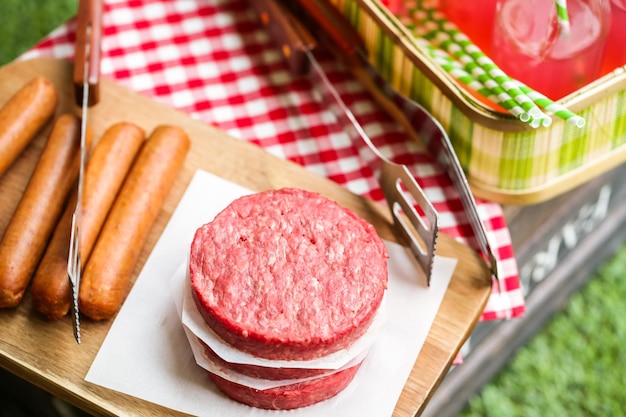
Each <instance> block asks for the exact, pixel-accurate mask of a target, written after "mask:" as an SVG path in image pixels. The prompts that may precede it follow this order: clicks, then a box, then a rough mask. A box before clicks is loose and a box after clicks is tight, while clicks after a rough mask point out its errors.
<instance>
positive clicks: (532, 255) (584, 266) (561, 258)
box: [423, 165, 626, 417]
mask: <svg viewBox="0 0 626 417" xmlns="http://www.w3.org/2000/svg"><path fill="white" fill-rule="evenodd" d="M624 178H626V165H622V166H620V167H618V168H615V169H613V170H612V171H610V172H608V173H606V174H604V175H602V176H601V177H598V178H595V179H594V180H592V181H590V182H588V183H586V184H585V185H583V186H581V187H579V188H577V189H576V190H573V191H570V192H569V193H567V194H564V195H562V196H559V197H557V198H555V199H553V200H549V201H546V202H543V203H541V204H537V205H532V206H524V207H512V206H507V207H505V208H504V210H505V216H506V218H507V222H508V224H509V230H510V232H511V239H512V241H513V247H514V249H515V257H516V259H517V262H518V267H519V273H520V281H521V284H522V287H523V289H524V293H525V298H526V314H525V315H524V316H523V317H522V318H516V319H511V320H502V321H489V322H480V323H478V325H477V326H476V328H475V330H474V331H473V332H472V335H471V337H470V340H469V341H468V343H467V344H466V345H465V346H464V348H463V353H464V363H463V365H461V366H457V367H454V368H453V369H452V370H451V371H450V372H449V373H448V375H447V376H446V377H445V378H444V380H443V381H442V383H441V385H440V386H439V388H438V390H437V391H436V392H435V394H434V396H433V398H432V400H431V401H430V403H429V404H428V406H427V407H426V410H425V411H424V413H423V416H437V417H446V416H454V415H456V414H457V413H458V412H460V411H461V410H462V409H463V407H464V406H465V405H466V404H467V402H468V401H469V399H470V398H471V397H472V396H473V395H475V394H477V393H478V392H479V391H480V390H481V388H482V387H483V386H484V385H485V384H487V383H488V382H489V380H490V379H491V378H492V377H493V376H495V375H496V374H497V373H498V371H499V370H500V369H502V367H503V366H504V365H505V364H506V362H507V361H508V360H509V359H511V357H512V356H513V355H514V354H515V352H516V350H517V349H519V348H520V347H521V346H522V345H523V344H524V343H525V342H527V341H528V340H529V339H530V338H531V337H532V336H533V335H534V334H535V333H536V332H537V331H538V330H539V329H540V328H541V327H542V326H543V325H544V324H545V323H546V321H547V320H549V319H550V317H551V316H552V315H554V313H556V312H557V311H559V310H560V309H561V308H562V307H563V306H564V305H565V304H566V303H567V300H568V299H569V297H570V296H571V295H572V294H573V293H574V292H575V291H577V290H578V289H579V288H580V287H581V286H582V285H583V284H584V283H585V282H587V280H588V279H589V277H590V276H591V275H592V274H593V272H594V271H596V269H597V268H598V267H599V266H600V265H601V264H602V263H603V262H605V261H606V260H607V259H608V258H609V257H610V256H611V255H612V254H614V253H615V251H616V250H617V249H618V248H619V247H620V246H621V245H622V244H623V243H624V242H625V241H626V181H624Z"/></svg>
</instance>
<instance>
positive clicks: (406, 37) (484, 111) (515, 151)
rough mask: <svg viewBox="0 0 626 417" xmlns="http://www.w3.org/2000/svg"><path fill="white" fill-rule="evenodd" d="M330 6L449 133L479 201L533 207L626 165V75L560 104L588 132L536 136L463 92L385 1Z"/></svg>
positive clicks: (563, 130)
mask: <svg viewBox="0 0 626 417" xmlns="http://www.w3.org/2000/svg"><path fill="white" fill-rule="evenodd" d="M332 2H333V4H334V5H335V7H337V8H338V9H339V10H340V11H341V12H342V13H343V14H344V15H345V16H346V17H347V18H348V20H349V21H350V22H351V24H352V25H353V27H354V28H355V29H356V30H357V31H358V32H359V33H360V34H361V36H362V38H363V39H364V41H365V45H366V47H367V49H368V53H369V57H370V61H371V63H372V64H374V66H375V67H376V68H377V69H378V70H379V71H380V72H381V74H382V75H383V76H384V77H385V78H386V79H387V81H388V82H390V83H391V84H392V85H393V86H394V87H395V88H396V89H397V90H398V91H400V92H401V93H402V94H404V95H406V96H409V97H411V98H412V99H414V100H416V101H417V102H419V103H420V104H422V105H423V106H424V107H425V108H426V109H427V110H428V111H430V112H431V113H432V114H433V116H435V117H436V118H437V119H438V120H439V121H440V122H441V124H442V125H443V127H444V128H445V129H446V130H447V132H448V134H449V135H450V139H451V141H452V143H453V145H454V148H455V150H456V153H457V156H458V158H459V161H460V162H461V165H462V166H463V169H464V170H465V172H466V175H467V178H468V181H469V183H470V185H471V187H472V190H473V192H474V194H475V195H476V196H478V197H482V198H485V199H488V200H492V201H496V202H500V203H504V204H533V203H537V202H541V201H545V200H547V199H550V198H552V197H554V196H556V195H559V194H561V193H563V192H566V191H568V190H570V189H572V188H574V187H576V186H577V185H580V184H582V183H584V182H586V181H588V180H590V179H592V178H594V177H596V176H598V175H600V174H602V173H603V172H606V171H608V170H610V169H611V168H614V167H616V166H618V165H619V164H621V163H624V162H625V161H626V68H620V69H617V70H615V71H614V72H612V73H610V74H607V75H606V76H604V77H602V78H600V79H598V80H596V81H594V82H593V83H591V84H589V85H587V86H585V87H584V88H582V89H580V90H578V91H576V92H574V93H572V94H570V95H569V96H567V97H565V98H563V99H562V100H560V101H559V102H558V103H560V104H563V105H564V106H566V107H567V108H569V109H570V110H572V111H574V112H576V113H578V114H579V115H581V116H583V117H584V118H585V119H586V121H587V123H586V125H585V127H583V128H582V129H581V128H579V127H576V126H573V125H571V124H569V123H565V122H564V121H563V120H561V119H559V118H554V120H553V123H552V124H551V126H550V127H548V128H538V129H534V128H532V127H530V126H528V125H526V124H524V123H520V122H519V121H518V120H516V119H515V118H513V117H512V116H510V115H508V114H505V113H502V112H499V111H497V110H494V109H493V108H492V107H491V106H489V105H485V104H484V103H483V102H482V101H481V100H480V99H478V98H476V97H475V96H473V95H471V94H470V93H468V92H467V90H465V89H464V88H463V87H461V86H460V85H458V84H457V83H456V82H455V81H454V80H453V79H452V78H451V77H450V76H449V75H448V74H447V73H446V72H445V71H443V70H442V69H441V68H440V67H439V66H438V65H437V64H436V63H435V62H433V61H432V59H431V58H430V57H429V56H428V55H427V54H426V53H425V52H424V51H423V50H422V49H421V48H420V47H419V46H418V44H417V42H416V40H415V38H414V36H413V35H412V34H411V32H410V31H409V30H408V29H407V28H405V27H404V26H403V25H402V24H401V23H400V22H399V20H398V19H397V18H396V17H395V16H394V15H393V14H391V13H390V12H389V11H388V10H387V9H386V8H385V7H384V6H383V5H382V4H381V3H380V2H379V1H377V0H332Z"/></svg>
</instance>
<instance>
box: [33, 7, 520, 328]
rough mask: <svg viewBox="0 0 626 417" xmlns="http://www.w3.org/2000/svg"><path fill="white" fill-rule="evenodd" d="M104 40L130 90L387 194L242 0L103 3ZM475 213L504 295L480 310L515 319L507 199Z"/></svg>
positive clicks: (425, 158) (407, 151)
mask: <svg viewBox="0 0 626 417" xmlns="http://www.w3.org/2000/svg"><path fill="white" fill-rule="evenodd" d="M74 38H75V22H74V21H73V20H71V21H69V22H68V23H67V24H65V25H63V26H61V27H60V28H58V29H57V30H55V31H54V32H52V33H51V34H50V35H49V36H47V37H46V38H45V39H44V40H42V41H41V42H40V43H39V44H38V45H37V46H36V47H35V48H33V49H32V50H31V51H29V52H27V53H26V54H25V55H23V56H22V59H26V58H32V57H35V56H42V55H47V56H50V55H51V56H54V57H58V58H70V59H71V58H72V57H73V48H74V47H73V45H74ZM102 49H103V51H102V52H103V59H102V74H103V75H105V76H108V77H110V78H112V79H114V80H115V81H116V82H118V83H119V84H121V85H123V86H125V87H127V88H128V89H131V90H134V91H137V92H140V93H143V94H145V95H146V96H149V97H151V98H153V99H154V100H156V101H158V102H161V103H164V104H166V105H168V106H170V107H173V108H176V109H178V110H180V111H183V112H185V113H187V114H189V115H190V116H191V117H192V118H194V119H198V120H201V121H203V122H205V123H207V124H212V125H215V126H217V127H219V128H221V129H223V130H224V131H226V132H228V133H229V134H230V135H232V136H234V137H236V138H239V139H241V140H245V141H248V142H252V143H254V144H256V145H258V146H261V147H262V148H264V149H265V150H267V151H268V152H270V153H272V154H275V155H277V156H279V157H281V158H284V159H289V160H292V161H295V162H297V163H298V164H300V165H302V166H304V167H306V168H307V169H309V170H311V171H313V172H315V173H316V174H319V175H321V176H324V177H328V178H330V179H332V180H334V181H336V182H337V183H339V184H341V185H342V186H345V187H346V188H347V189H349V190H350V191H352V192H354V193H356V194H359V195H362V196H365V197H367V198H370V199H372V200H375V201H379V202H384V196H383V193H382V191H381V189H380V187H379V186H378V182H377V180H376V177H375V176H374V175H373V173H372V171H371V169H370V168H369V166H368V164H367V157H364V156H362V155H364V153H363V151H362V150H361V149H360V148H359V144H355V143H353V142H352V141H351V140H350V139H349V136H348V135H347V134H346V133H345V132H344V131H343V130H342V126H341V124H340V123H338V121H337V119H335V117H334V116H333V114H332V112H330V111H329V109H327V108H326V106H325V105H324V103H323V102H322V101H321V100H320V99H319V96H318V94H316V92H315V91H316V90H315V88H314V86H313V85H312V84H311V83H310V82H309V80H308V79H307V78H302V77H300V78H299V77H296V76H293V75H292V74H291V73H290V72H289V70H288V67H287V65H286V63H285V61H284V60H283V58H282V55H281V53H280V50H279V49H278V48H277V47H276V46H275V45H274V44H273V42H272V38H271V36H270V35H269V33H268V32H267V31H266V30H265V28H264V27H263V26H262V25H261V23H260V21H259V19H258V16H257V15H256V14H255V13H254V11H253V10H252V9H251V8H250V7H248V3H247V1H242V0H220V1H215V0H213V1H208V0H206V1H185V0H179V1H174V0H168V1H138V0H115V1H107V2H105V14H104V40H103V44H102ZM322 58H323V57H322ZM321 61H322V64H323V66H324V67H325V69H326V71H328V72H329V75H330V78H331V79H332V81H333V82H334V83H335V84H336V86H337V88H338V90H340V91H341V93H342V96H343V98H344V100H345V101H346V103H347V104H348V105H349V106H350V108H351V110H352V111H353V113H354V114H355V116H356V117H357V119H358V120H359V122H360V123H361V124H362V125H363V127H364V129H365V131H366V132H367V133H368V134H369V135H370V136H371V138H372V140H373V142H374V143H375V144H376V145H377V146H378V147H379V148H380V149H381V151H382V153H384V154H385V155H386V156H388V157H389V158H390V159H393V160H394V161H395V162H398V163H402V164H405V165H407V166H408V167H409V169H410V170H411V171H412V172H413V173H414V175H415V176H416V177H417V180H418V182H419V184H420V185H421V186H422V187H423V188H424V190H425V192H426V194H427V195H428V197H429V199H430V200H431V201H432V202H433V204H434V206H435V208H436V209H437V210H438V212H439V214H440V219H441V220H440V222H441V230H442V232H444V233H446V234H448V235H450V236H452V237H453V238H455V239H457V240H458V241H460V242H463V243H465V244H467V245H469V246H471V247H473V248H475V249H477V248H478V246H477V243H476V241H475V239H474V237H473V233H472V230H471V227H470V225H469V222H468V220H467V218H466V216H465V215H464V213H463V209H462V205H461V201H460V199H459V197H458V195H457V193H456V191H455V190H454V187H453V186H452V184H451V183H450V181H449V179H448V178H447V176H446V175H445V173H444V172H443V171H442V170H441V169H440V168H439V167H438V166H437V165H436V164H435V163H434V161H433V159H432V158H431V157H430V155H428V154H427V152H426V151H425V150H424V148H423V147H422V146H420V145H419V144H417V143H415V142H414V141H412V140H411V139H410V138H408V136H407V135H406V134H405V133H404V132H403V131H402V129H401V128H400V127H399V126H398V125H397V123H395V122H394V120H393V119H391V118H390V116H388V115H387V114H386V113H385V112H384V111H383V110H382V109H381V108H379V107H378V106H377V104H376V103H375V102H374V101H373V100H372V99H371V98H370V97H369V96H368V94H367V92H366V90H365V88H364V87H363V86H361V85H360V84H359V83H358V82H357V81H355V80H354V78H353V77H352V76H351V74H350V73H349V72H347V71H346V70H345V69H344V68H342V67H341V66H340V65H339V64H337V63H335V62H334V60H333V59H332V57H330V56H327V57H326V59H322V60H321ZM478 211H479V213H480V215H481V218H482V220H483V222H484V223H485V225H486V229H487V234H488V237H489V240H490V243H491V245H492V247H493V248H494V251H495V252H496V256H497V258H498V259H499V263H500V269H501V270H500V276H501V279H503V280H504V288H505V289H506V290H505V293H504V294H503V295H502V296H500V295H498V293H497V291H496V290H495V288H496V286H494V293H493V294H492V296H491V298H490V300H489V302H488V305H487V306H486V308H485V310H484V313H483V315H482V319H483V320H493V319H502V318H511V317H519V316H521V315H522V314H523V312H524V299H523V295H522V291H521V288H520V284H519V279H518V276H517V265H516V262H515V258H514V254H513V248H512V246H511V239H510V235H509V231H508V228H507V226H506V223H505V220H504V217H503V214H502V208H501V207H500V206H499V205H498V204H494V203H490V202H484V201H478Z"/></svg>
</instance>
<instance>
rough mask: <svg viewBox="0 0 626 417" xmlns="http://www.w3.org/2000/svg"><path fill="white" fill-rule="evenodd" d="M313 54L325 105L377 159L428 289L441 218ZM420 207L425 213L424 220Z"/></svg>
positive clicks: (399, 224)
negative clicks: (372, 135) (367, 129)
mask: <svg viewBox="0 0 626 417" xmlns="http://www.w3.org/2000/svg"><path fill="white" fill-rule="evenodd" d="M307 54H310V55H311V56H310V57H309V60H310V62H311V65H312V68H311V69H312V71H311V76H312V77H313V78H314V80H313V81H314V82H315V85H318V86H321V87H322V88H321V89H319V91H320V92H321V93H322V95H323V98H324V101H325V104H327V105H329V106H330V108H331V110H332V111H333V113H334V114H335V116H336V117H337V118H338V119H339V121H340V122H342V123H343V125H344V127H345V129H344V130H346V132H347V133H349V134H350V136H351V137H352V138H353V139H355V140H360V141H361V142H362V143H364V144H365V145H366V146H367V148H368V149H369V150H370V151H371V153H372V154H373V155H374V157H375V158H374V159H373V160H370V161H369V162H370V166H371V167H372V169H373V170H374V172H377V173H378V174H377V180H378V183H379V185H380V187H381V190H382V192H383V194H384V196H385V200H386V202H387V205H388V206H389V209H390V211H391V216H392V218H393V224H394V227H395V229H396V230H397V232H398V233H399V234H400V236H401V237H402V238H403V239H404V240H405V242H406V244H407V245H408V247H409V248H410V250H411V252H412V254H413V256H414V257H415V259H416V260H417V262H418V264H419V265H420V267H421V268H422V270H423V271H424V273H425V275H426V279H427V283H428V285H430V279H431V274H432V267H433V260H434V256H435V249H436V244H437V236H438V234H439V226H438V214H437V211H436V210H435V208H434V206H433V205H432V204H431V202H430V201H429V200H428V198H427V196H426V194H425V193H424V191H423V190H422V188H421V187H420V186H419V184H418V183H417V181H416V180H415V177H414V176H413V175H412V174H411V173H410V172H409V169H408V168H407V167H406V165H401V164H397V163H394V162H392V161H391V160H389V159H387V158H386V157H385V156H384V155H383V154H382V153H381V152H380V151H379V149H378V148H377V147H376V146H375V145H374V143H373V142H372V140H371V139H370V137H369V136H368V135H367V133H366V132H365V131H364V130H363V127H362V126H361V125H360V123H359V122H358V120H357V119H356V117H355V116H354V114H353V113H352V111H351V110H350V109H349V107H348V106H347V105H346V103H345V102H344V101H343V99H342V98H341V96H340V94H339V92H338V91H337V90H336V89H335V87H334V86H333V85H332V83H331V82H330V80H329V79H328V77H327V76H326V73H325V72H324V70H323V69H322V67H321V66H320V64H319V62H318V61H317V60H316V59H314V57H313V56H312V55H313V53H312V52H311V51H308V52H307ZM416 207H419V210H420V211H421V212H422V213H423V215H422V216H421V215H420V214H419V213H418V211H417V209H416Z"/></svg>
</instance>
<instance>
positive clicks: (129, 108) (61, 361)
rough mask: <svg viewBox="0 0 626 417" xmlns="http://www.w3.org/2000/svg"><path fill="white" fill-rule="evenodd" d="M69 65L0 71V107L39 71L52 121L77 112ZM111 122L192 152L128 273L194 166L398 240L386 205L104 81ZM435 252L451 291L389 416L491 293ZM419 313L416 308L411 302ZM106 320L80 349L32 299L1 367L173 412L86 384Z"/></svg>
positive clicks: (109, 403) (83, 404) (14, 195)
mask: <svg viewBox="0 0 626 417" xmlns="http://www.w3.org/2000/svg"><path fill="white" fill-rule="evenodd" d="M71 73H72V64H71V63H70V62H67V61H63V60H57V59H53V58H38V59H34V60H29V61H22V62H16V63H12V64H10V65H7V66H5V67H3V68H0V105H2V104H4V103H5V102H6V101H7V100H8V99H9V97H10V96H11V95H12V94H13V93H14V92H15V91H17V90H18V89H19V88H20V87H21V86H22V85H24V84H25V83H26V82H28V81H29V80H30V79H31V78H33V77H34V76H36V75H43V76H45V77H46V78H48V79H49V80H51V81H52V82H53V83H54V84H55V85H56V87H57V89H58V91H59V93H60V103H59V107H58V110H57V115H58V114H60V113H62V112H68V111H74V112H76V111H78V109H76V108H75V106H74V104H73V101H72V100H73V89H72V80H71ZM118 121H131V122H134V123H136V124H138V125H139V126H141V127H143V128H144V129H145V130H146V132H147V133H149V132H151V131H152V130H153V128H154V127H155V126H157V125H159V124H175V125H179V126H181V127H183V128H184V129H185V130H186V131H187V133H188V134H189V135H190V137H191V139H192V148H191V151H190V154H189V155H188V157H187V160H186V162H185V166H184V168H183V170H182V171H181V173H180V175H179V176H178V178H177V180H176V182H175V184H174V188H173V190H172V191H171V193H170V195H169V196H168V198H167V200H166V202H165V204H164V206H163V208H162V210H161V212H160V215H159V217H158V220H157V223H156V225H155V226H154V227H153V229H152V231H151V233H150V236H149V238H148V242H147V244H146V246H145V247H144V248H143V252H142V255H141V258H140V261H139V264H138V265H137V267H136V269H135V275H134V279H135V278H136V277H137V275H138V274H139V272H140V271H141V267H142V266H143V264H144V262H145V261H146V259H147V257H148V255H149V253H150V251H151V249H152V247H153V246H154V244H155V243H156V241H157V239H158V237H159V236H160V234H161V232H162V230H163V228H164V227H165V225H166V224H167V221H168V219H169V218H170V216H171V214H172V212H173V210H174V209H175V207H176V205H177V203H178V201H179V199H180V198H181V196H182V194H183V192H184V191H185V189H186V186H187V184H188V183H189V181H190V180H191V177H192V175H193V173H194V172H195V171H196V170H197V169H204V170H206V171H209V172H211V173H214V174H216V175H219V176H221V177H223V178H225V179H227V180H230V181H232V182H235V183H238V184H240V185H242V186H244V187H247V188H249V189H252V190H256V191H261V190H265V189H270V188H280V187H286V186H296V187H301V188H306V189H309V190H311V191H317V192H319V193H321V194H323V195H325V196H327V197H329V198H331V199H334V200H336V201H338V202H339V203H340V204H342V205H344V206H345V207H348V208H350V209H352V210H353V211H355V212H356V213H358V214H359V215H361V216H362V217H364V218H365V219H367V220H368V221H370V222H371V223H372V224H373V225H374V226H375V227H376V229H377V231H378V232H379V234H380V235H381V237H383V238H385V239H388V240H391V241H397V239H396V238H395V236H394V233H393V230H392V228H391V224H390V220H389V219H390V217H389V216H388V213H387V208H386V207H384V206H381V205H379V204H377V203H373V202H371V201H369V200H366V199H363V198H361V197H358V196H355V195H354V194H352V193H350V192H349V191H347V190H346V189H345V188H343V187H341V186H340V185H338V184H336V183H334V182H332V181H330V180H328V179H325V178H321V177H319V176H316V175H314V174H313V173H311V172H309V171H307V170H306V169H304V168H302V167H301V166H299V165H296V164H294V163H290V162H288V161H285V160H282V159H280V158H277V157H275V156H272V155H270V154H268V153H267V152H265V151H264V150H263V149H261V148H259V147H257V146H254V145H251V144H249V143H246V142H244V141H241V140H238V139H235V138H232V137H229V136H228V135H227V134H226V133H224V132H223V131H220V130H219V129H217V128H215V127H212V126H208V125H206V124H203V123H200V122H197V121H194V120H192V119H191V118H190V117H188V116H187V115H186V114H183V113H180V112H177V111H174V110H172V109H171V108H169V107H166V106H164V105H161V104H159V103H156V102H155V101H153V100H151V99H149V98H147V97H144V96H141V95H139V94H136V93H134V92H132V91H129V90H127V89H125V88H123V87H121V86H120V85H118V84H115V83H114V82H112V81H111V80H108V79H106V78H105V79H103V80H102V81H101V101H100V103H99V104H98V105H97V106H95V107H93V108H92V110H91V112H90V118H89V122H90V124H91V125H92V128H93V132H94V138H95V139H96V140H97V138H99V137H100V136H101V135H102V133H103V132H104V130H105V129H106V128H107V127H108V126H110V125H111V124H113V123H115V122H118ZM49 130H50V126H48V127H47V128H46V129H44V130H43V131H42V132H40V134H39V136H38V137H37V138H36V139H35V140H34V141H33V143H32V144H31V145H30V146H29V147H28V148H27V149H26V150H25V151H24V152H23V154H22V155H21V156H20V157H19V158H18V160H17V161H16V162H15V163H14V164H13V165H12V166H11V168H10V169H9V170H8V171H7V172H6V173H5V174H4V175H3V176H2V177H0V233H3V232H4V230H5V229H6V226H7V223H8V222H9V220H10V218H11V215H12V213H13V211H14V209H15V207H16V206H17V203H18V202H19V199H20V197H21V195H22V192H23V189H24V187H25V186H26V183H27V181H28V178H29V177H30V174H31V172H32V170H33V168H34V166H35V164H36V162H37V159H38V156H39V154H40V152H41V149H42V147H43V144H44V143H45V139H46V138H47V134H48V132H49ZM437 253H438V254H439V255H441V256H448V257H454V258H457V259H458V260H459V262H458V264H457V267H456V270H455V273H454V276H453V277H452V280H451V283H450V286H449V288H448V291H447V293H446V296H445V297H444V300H443V303H442V305H441V308H440V310H439V313H438V315H437V318H436V320H435V322H434V324H433V326H432V328H431V330H430V333H429V336H428V338H427V340H426V342H425V345H424V347H423V349H422V351H421V353H420V355H419V357H418V358H417V361H416V363H415V366H414V368H413V370H412V372H411V375H410V377H409V379H408V380H407V383H406V386H405V389H404V391H403V392H402V395H401V397H400V399H399V401H398V404H397V406H396V410H395V413H394V415H398V416H412V415H415V414H419V413H420V412H421V411H422V410H423V408H424V407H425V405H426V403H427V401H428V399H430V397H431V395H432V394H433V391H434V390H435V389H436V387H437V386H438V384H439V382H440V381H441V379H442V378H443V377H444V375H445V373H446V372H447V371H448V369H449V367H450V366H451V363H452V360H453V359H454V357H455V356H456V353H457V352H458V350H459V349H460V348H461V346H462V344H463V342H464V341H465V339H466V338H467V337H468V336H469V334H470V332H471V330H472V329H473V327H474V325H475V324H476V322H477V321H478V319H479V317H480V314H481V313H482V311H483V308H484V306H485V304H486V302H487V299H488V297H489V294H490V292H491V277H490V274H489V272H488V270H487V267H486V265H485V263H484V262H483V261H482V260H481V259H480V257H478V256H477V255H476V253H475V252H474V251H472V250H470V249H469V248H467V247H466V246H463V245H461V244H459V243H457V242H455V241H454V240H452V239H451V238H450V237H448V236H446V235H440V239H439V242H438V245H437ZM416 308H419V306H416ZM110 325H111V322H106V321H105V322H97V323H96V322H89V321H86V320H85V321H84V323H83V326H82V340H83V342H82V344H81V345H78V344H76V342H75V341H74V339H73V336H72V326H71V321H70V319H69V317H66V318H65V319H62V320H59V321H55V322H46V321H45V320H44V319H42V318H41V317H39V316H38V315H37V314H35V313H34V312H33V311H32V309H31V302H30V294H29V293H28V292H27V294H26V296H25V299H24V301H23V302H22V304H21V305H20V306H19V307H18V308H16V309H9V310H0V328H1V329H2V337H1V338H0V339H1V340H0V365H1V366H2V367H4V368H6V369H8V370H9V371H10V372H12V373H14V374H16V375H17V376H19V377H21V378H23V379H25V380H27V381H29V382H31V383H33V384H34V385H37V386H39V387H41V388H43V389H45V390H47V391H49V392H51V393H52V394H54V395H56V396H58V397H60V398H62V399H64V400H66V401H68V402H70V403H73V404H75V405H77V406H78V407H80V408H82V409H84V410H86V411H88V412H90V413H93V414H97V415H125V416H131V415H144V416H145V415H164V414H165V413H167V414H168V415H172V414H173V413H172V411H171V410H167V409H164V408H162V407H160V406H158V405H155V404H152V403H148V402H146V401H142V400H139V399H137V398H134V397H131V396H128V395H125V394H120V393H118V392H114V391H111V390H108V389H106V388H103V387H100V386H96V385H93V384H90V383H87V382H85V381H84V377H85V375H86V374H87V371H88V369H89V367H90V365H91V363H92V361H93V359H94V358H95V355H96V353H97V351H98V348H99V346H100V345H101V343H102V341H103V340H104V338H105V337H106V334H107V331H108V329H109V327H110Z"/></svg>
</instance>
